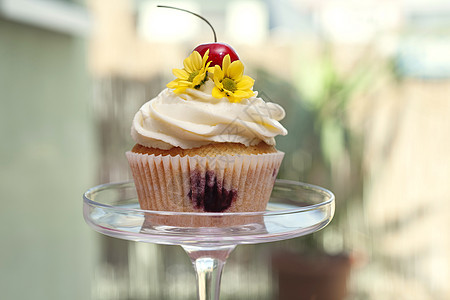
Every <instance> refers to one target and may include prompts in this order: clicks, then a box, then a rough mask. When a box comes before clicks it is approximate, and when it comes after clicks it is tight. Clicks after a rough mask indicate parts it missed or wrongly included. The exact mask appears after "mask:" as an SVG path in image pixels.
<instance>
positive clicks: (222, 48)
mask: <svg viewBox="0 0 450 300" xmlns="http://www.w3.org/2000/svg"><path fill="white" fill-rule="evenodd" d="M208 49H209V55H208V57H209V58H208V61H210V62H211V64H210V65H209V66H210V67H213V66H215V65H219V66H220V67H222V61H223V58H224V57H225V55H227V54H229V55H230V59H231V62H233V61H235V60H239V57H238V55H237V53H236V51H234V49H233V48H232V47H231V46H230V45H228V44H225V43H209V44H201V45H198V46H197V47H195V49H194V51H197V52H198V53H200V55H201V56H202V57H203V55H205V52H206V50H208Z"/></svg>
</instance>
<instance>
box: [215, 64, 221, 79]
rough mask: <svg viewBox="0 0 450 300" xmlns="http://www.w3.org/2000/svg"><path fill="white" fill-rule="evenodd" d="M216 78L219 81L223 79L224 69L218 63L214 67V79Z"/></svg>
mask: <svg viewBox="0 0 450 300" xmlns="http://www.w3.org/2000/svg"><path fill="white" fill-rule="evenodd" d="M216 78H217V80H219V81H222V80H223V71H222V69H221V68H220V67H219V66H218V65H215V68H214V81H215V80H216Z"/></svg>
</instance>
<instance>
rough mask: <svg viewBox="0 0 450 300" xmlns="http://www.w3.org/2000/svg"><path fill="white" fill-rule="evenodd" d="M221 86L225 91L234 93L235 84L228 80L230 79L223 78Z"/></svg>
mask: <svg viewBox="0 0 450 300" xmlns="http://www.w3.org/2000/svg"><path fill="white" fill-rule="evenodd" d="M222 84H223V87H224V88H225V89H226V90H229V91H230V92H234V91H235V90H236V83H235V82H234V80H233V79H230V78H228V77H225V78H224V79H223V80H222Z"/></svg>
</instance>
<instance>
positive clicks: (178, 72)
mask: <svg viewBox="0 0 450 300" xmlns="http://www.w3.org/2000/svg"><path fill="white" fill-rule="evenodd" d="M172 73H173V75H175V76H176V77H178V78H180V79H185V80H186V79H188V78H189V73H188V72H186V71H185V70H180V69H172Z"/></svg>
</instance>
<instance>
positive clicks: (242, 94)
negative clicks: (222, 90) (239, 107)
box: [233, 90, 255, 99]
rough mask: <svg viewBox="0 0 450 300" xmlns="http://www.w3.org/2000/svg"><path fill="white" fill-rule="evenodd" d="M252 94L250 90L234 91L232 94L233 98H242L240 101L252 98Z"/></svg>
mask: <svg viewBox="0 0 450 300" xmlns="http://www.w3.org/2000/svg"><path fill="white" fill-rule="evenodd" d="M254 94H255V93H254V92H253V91H252V90H247V91H243V90H237V91H235V92H234V93H233V95H234V96H235V97H238V98H242V99H244V98H250V97H252V96H253V95H254Z"/></svg>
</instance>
